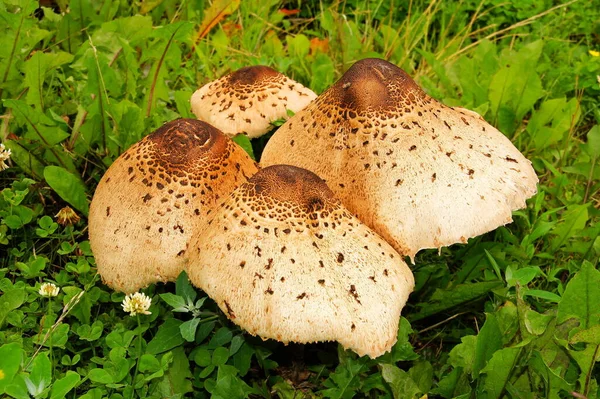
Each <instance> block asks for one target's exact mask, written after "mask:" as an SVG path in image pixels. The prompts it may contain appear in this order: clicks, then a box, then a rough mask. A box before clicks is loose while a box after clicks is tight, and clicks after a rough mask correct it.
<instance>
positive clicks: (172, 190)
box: [89, 119, 257, 293]
mask: <svg viewBox="0 0 600 399" xmlns="http://www.w3.org/2000/svg"><path fill="white" fill-rule="evenodd" d="M256 170H257V165H256V163H255V162H254V161H252V159H250V157H249V156H248V155H247V154H246V153H245V152H244V151H243V150H242V149H241V148H240V147H238V146H237V145H236V144H235V143H234V142H232V141H231V140H229V139H228V138H227V137H226V136H224V135H223V134H222V133H221V132H220V131H219V130H217V129H216V128H214V127H212V126H210V125H208V124H207V123H205V122H201V121H198V120H194V119H178V120H176V121H172V122H168V123H166V124H164V125H163V126H162V127H160V128H159V129H157V130H156V131H155V132H153V133H151V134H149V135H148V136H146V137H145V138H143V139H142V140H141V141H139V142H138V143H136V144H134V145H133V146H132V147H131V148H129V149H128V150H127V151H125V152H124V153H123V154H122V155H121V156H120V157H119V158H117V160H115V162H114V163H113V164H112V165H111V166H110V168H109V169H108V170H107V171H106V173H105V174H104V176H103V177H102V179H101V181H100V183H99V184H98V187H97V188H96V192H95V193H94V198H93V199H92V203H91V206H90V217H89V236H90V245H91V247H92V251H93V252H94V256H95V258H96V263H97V266H98V273H99V274H100V275H101V276H102V279H103V281H104V282H105V283H106V284H107V285H109V286H110V287H112V288H113V289H115V290H118V291H123V292H126V293H130V292H135V291H137V290H139V289H140V288H143V287H145V286H147V285H148V284H151V283H154V282H159V281H162V282H165V281H172V280H174V279H175V278H177V276H178V275H179V273H180V272H181V271H182V270H183V267H184V263H185V261H186V258H187V253H186V252H187V246H188V240H189V237H190V236H191V234H192V232H194V231H196V230H197V229H200V230H201V228H202V226H203V224H204V223H205V222H206V219H207V215H208V213H209V212H210V210H211V209H212V208H213V207H215V206H216V204H217V203H218V202H219V201H220V200H221V199H222V198H225V197H227V195H229V193H230V192H231V191H233V189H234V188H235V187H236V186H237V185H239V184H241V183H242V182H244V181H246V180H247V178H248V177H249V176H251V175H252V174H254V173H255V172H256Z"/></svg>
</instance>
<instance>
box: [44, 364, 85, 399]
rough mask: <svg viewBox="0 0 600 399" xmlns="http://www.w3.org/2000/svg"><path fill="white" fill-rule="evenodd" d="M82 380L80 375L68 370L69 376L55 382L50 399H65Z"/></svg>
mask: <svg viewBox="0 0 600 399" xmlns="http://www.w3.org/2000/svg"><path fill="white" fill-rule="evenodd" d="M80 380H81V377H80V376H79V374H77V373H76V372H74V371H71V370H68V371H67V374H66V375H65V376H64V377H62V378H59V379H58V380H56V381H54V383H53V384H52V390H51V391H50V399H63V398H65V397H66V395H67V394H68V393H69V392H70V391H71V390H72V389H73V388H75V385H77V383H78V382H79V381H80Z"/></svg>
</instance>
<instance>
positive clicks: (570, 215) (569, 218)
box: [551, 203, 589, 251]
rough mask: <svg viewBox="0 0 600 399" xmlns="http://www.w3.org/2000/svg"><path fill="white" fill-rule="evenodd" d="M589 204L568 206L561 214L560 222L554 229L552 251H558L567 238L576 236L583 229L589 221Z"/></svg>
mask: <svg viewBox="0 0 600 399" xmlns="http://www.w3.org/2000/svg"><path fill="white" fill-rule="evenodd" d="M588 206H589V203H588V204H583V205H572V206H569V207H568V208H567V211H565V212H564V214H563V215H562V216H561V219H560V221H559V223H557V224H556V226H554V228H553V229H552V232H551V233H552V234H553V235H555V236H556V237H554V239H553V240H552V243H551V248H552V251H556V250H557V249H558V248H560V247H561V246H563V245H564V244H565V243H566V242H567V240H569V239H570V238H572V237H574V236H575V234H577V233H578V232H579V231H580V230H581V229H583V228H584V227H585V225H586V223H587V221H588V209H587V208H588Z"/></svg>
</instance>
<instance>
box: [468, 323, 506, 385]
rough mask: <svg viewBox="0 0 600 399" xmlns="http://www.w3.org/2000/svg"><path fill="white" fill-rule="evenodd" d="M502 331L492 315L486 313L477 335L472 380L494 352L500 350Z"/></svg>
mask: <svg viewBox="0 0 600 399" xmlns="http://www.w3.org/2000/svg"><path fill="white" fill-rule="evenodd" d="M502 337H503V334H502V330H501V329H500V325H499V324H498V320H497V318H496V315H495V314H494V313H487V314H486V319H485V323H484V324H483V327H482V328H481V331H479V334H478V335H477V345H476V347H475V357H474V359H473V378H477V376H478V375H479V373H480V372H481V370H483V369H484V367H485V366H486V364H487V363H488V361H489V360H490V359H491V358H492V356H493V355H494V352H496V351H497V350H499V349H500V348H502Z"/></svg>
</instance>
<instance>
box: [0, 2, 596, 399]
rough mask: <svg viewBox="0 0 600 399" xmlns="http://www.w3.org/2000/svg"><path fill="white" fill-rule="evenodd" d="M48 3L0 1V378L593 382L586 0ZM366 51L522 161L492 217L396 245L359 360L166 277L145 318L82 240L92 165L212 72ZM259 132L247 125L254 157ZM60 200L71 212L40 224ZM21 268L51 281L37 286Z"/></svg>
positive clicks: (30, 389)
mask: <svg viewBox="0 0 600 399" xmlns="http://www.w3.org/2000/svg"><path fill="white" fill-rule="evenodd" d="M49 5H52V6H53V7H54V9H52V8H42V9H41V10H39V9H38V3H37V2H33V1H28V0H4V1H3V2H0V19H1V20H2V24H3V26H7V31H8V33H7V34H4V35H3V36H2V37H1V38H0V45H1V46H2V48H3V49H5V51H2V52H0V76H1V77H2V83H1V84H0V99H1V100H2V103H1V104H0V113H1V114H2V122H1V123H2V125H1V127H0V140H1V142H2V143H3V144H4V145H5V146H6V148H9V149H10V150H11V152H12V154H11V160H10V161H8V162H9V166H10V168H8V169H6V170H3V171H2V172H0V190H1V194H2V195H1V196H0V292H2V295H1V296H0V394H3V395H5V396H7V397H15V398H29V397H36V398H46V397H51V398H62V397H67V398H85V399H91V398H100V397H110V398H123V397H125V398H131V397H144V398H164V397H170V398H182V397H200V398H202V397H216V398H218V397H223V398H238V397H239V398H242V397H265V398H270V397H281V398H300V397H326V398H350V397H389V398H414V397H421V396H422V395H424V394H427V395H429V396H430V397H443V398H454V397H459V398H471V397H486V398H537V397H549V398H566V397H577V398H583V397H585V398H596V397H600V392H599V390H598V378H599V377H600V375H599V374H600V369H599V368H598V365H597V361H598V359H599V348H600V327H599V326H600V315H599V313H598V310H597V306H596V305H595V304H598V303H600V272H598V270H597V267H598V260H599V257H600V238H599V235H600V225H599V223H598V221H599V219H600V217H599V216H600V168H599V167H598V160H599V158H600V127H599V126H598V125H599V121H600V109H599V108H598V101H597V99H598V98H599V96H600V81H599V79H600V77H599V76H600V57H598V56H597V51H600V43H599V39H598V29H599V25H598V21H599V20H600V18H599V15H598V14H599V11H598V7H595V5H594V4H593V2H583V1H569V2H562V3H555V2H552V1H540V2H532V1H523V2H514V3H512V2H503V1H500V0H477V1H475V0H462V1H459V2H444V1H441V0H434V1H432V2H423V1H410V2H399V1H393V2H387V1H383V0H364V1H359V0H347V1H341V0H340V1H320V2H300V1H276V0H265V1H261V2H242V1H239V0H237V1H236V0H233V1H225V0H214V1H196V2H177V1H174V0H142V1H141V2H138V3H131V4H130V3H127V2H121V1H118V0H114V1H111V0H107V1H103V2H93V1H89V0H76V1H72V2H67V1H64V0H63V1H58V2H57V3H52V4H49ZM366 56H375V57H381V58H385V59H388V60H389V61H391V62H393V63H395V64H396V65H399V66H400V67H402V68H403V69H404V70H405V71H406V72H407V73H409V74H410V75H411V76H413V77H415V79H416V80H417V81H418V82H419V83H420V84H421V85H422V86H423V87H424V88H425V90H426V91H427V92H428V93H429V94H430V95H432V96H433V97H435V98H437V99H439V100H441V101H443V102H444V103H446V104H448V105H453V106H463V107H466V108H469V109H473V110H476V111H477V112H479V113H480V114H481V115H483V116H484V118H485V119H486V120H488V121H489V122H490V123H493V124H494V125H495V126H496V127H498V128H499V129H500V130H501V131H502V132H504V133H505V134H506V135H507V136H508V137H509V138H511V140H512V141H513V143H514V144H515V145H516V146H517V147H518V148H519V149H520V150H521V151H523V153H524V154H525V155H526V156H527V157H528V158H529V159H530V160H532V162H533V165H534V167H535V169H536V172H537V174H538V176H539V178H540V184H539V187H538V194H537V195H536V196H534V197H533V198H532V199H531V200H529V201H528V207H527V208H526V209H523V210H520V211H517V212H515V214H514V217H513V219H514V223H512V224H510V225H508V226H504V227H500V228H498V229H497V230H495V231H494V232H491V233H488V234H485V235H483V236H480V237H477V238H474V239H471V240H470V241H469V242H468V244H466V245H455V246H452V247H449V248H443V249H442V250H441V252H440V254H439V255H438V253H437V251H423V252H421V253H419V255H418V256H417V259H416V265H415V266H414V267H413V271H414V274H415V279H416V288H415V292H414V293H413V294H412V295H411V297H410V300H409V304H408V306H407V308H405V310H404V311H403V316H404V317H403V318H402V320H401V323H400V326H399V335H398V343H397V344H396V345H395V346H394V348H393V350H392V352H391V353H388V354H386V355H384V356H382V357H380V358H378V359H374V360H371V359H367V358H358V357H357V356H356V355H355V354H353V353H351V352H348V351H344V350H343V349H342V348H341V347H338V346H337V345H336V344H333V343H322V344H312V345H304V346H302V345H290V346H284V345H282V344H279V343H276V342H272V341H264V342H263V341H262V340H260V339H258V338H255V337H251V336H249V335H247V334H245V333H244V332H243V331H242V330H240V329H239V328H237V327H236V326H235V325H233V324H232V323H231V322H229V321H228V320H227V319H226V317H225V316H224V315H223V314H222V313H221V312H220V311H219V310H218V308H217V307H216V305H215V304H214V302H212V301H211V300H210V299H206V297H205V295H204V294H203V293H202V292H200V291H197V290H195V289H194V288H193V287H191V286H190V285H189V283H188V282H187V279H186V278H185V276H181V277H180V279H179V280H178V281H177V283H174V284H167V285H157V286H151V287H149V288H148V289H146V290H145V293H146V294H147V295H148V296H150V297H151V298H152V299H153V302H152V305H151V307H150V311H151V312H152V314H151V315H147V316H140V317H139V318H134V317H129V316H128V315H127V314H126V313H124V312H123V310H122V308H121V305H120V303H121V301H122V300H123V298H124V297H123V295H122V294H118V293H114V292H112V291H111V290H110V289H108V288H107V287H106V286H104V285H103V284H102V283H101V281H100V279H99V277H98V276H97V275H96V272H95V263H94V258H93V254H92V253H91V251H90V248H89V243H88V241H87V221H86V215H87V212H88V209H89V200H90V198H91V196H92V194H93V192H94V189H95V186H96V184H97V183H98V181H99V179H100V177H101V176H102V174H103V173H104V171H105V170H106V169H107V167H108V166H109V165H110V164H111V163H112V162H113V161H114V160H115V159H116V158H117V157H118V156H119V155H120V154H121V153H122V152H123V151H125V150H126V149H127V148H128V147H129V146H131V145H132V144H133V143H135V142H136V141H138V140H139V139H140V138H141V137H143V136H145V135H146V134H148V133H150V132H151V131H153V130H154V129H156V128H158V127H159V126H161V125H162V124H163V123H164V122H166V121H170V120H173V119H175V118H178V117H190V116H191V114H190V110H189V97H190V96H191V94H192V92H193V91H194V90H196V89H197V88H198V87H199V86H201V85H203V84H204V83H206V82H208V81H210V80H213V79H215V78H218V77H220V76H222V75H223V74H225V73H227V72H229V71H232V70H235V69H237V68H240V67H242V66H246V65H253V64H265V65H270V66H272V67H274V68H275V69H277V70H279V71H281V72H283V73H286V74H287V75H289V76H290V77H292V78H294V79H296V80H298V81H300V82H302V83H303V84H305V85H306V86H308V87H311V88H312V89H313V90H315V91H316V92H317V93H321V92H323V91H324V90H325V89H326V88H327V87H329V86H330V85H331V84H332V83H334V82H335V81H336V80H337V78H339V77H340V76H341V74H342V73H343V72H344V71H345V70H347V69H348V68H349V67H350V66H351V65H352V64H353V63H354V62H355V61H357V60H359V59H361V58H364V57H366ZM265 142H266V141H265V139H259V140H255V142H253V143H252V146H253V147H254V150H255V153H256V154H260V152H261V149H262V147H263V146H264V144H265ZM246 146H247V147H248V143H246ZM247 147H246V148H247ZM66 206H69V207H70V208H72V209H73V210H75V212H76V213H77V215H79V216H80V217H81V221H79V222H75V223H72V224H69V223H67V224H65V225H59V224H58V223H57V219H56V216H55V215H57V213H58V212H59V210H60V209H62V208H64V207H66ZM42 282H53V283H55V284H56V285H58V286H59V287H60V288H61V291H60V293H59V295H58V296H57V297H53V298H49V299H45V298H41V297H40V295H39V293H38V290H39V287H40V284H41V283H42ZM182 303H183V305H182ZM182 306H183V307H182ZM175 310H177V311H175Z"/></svg>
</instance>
